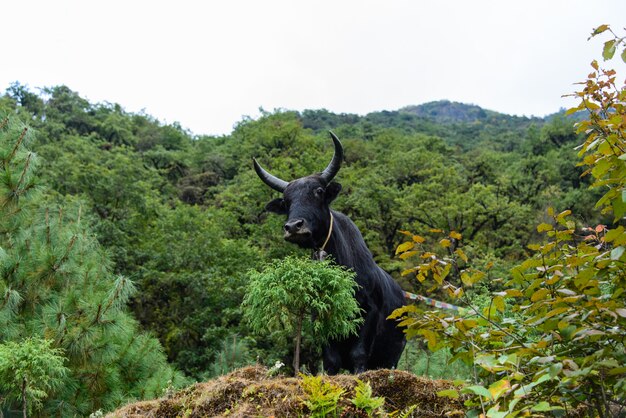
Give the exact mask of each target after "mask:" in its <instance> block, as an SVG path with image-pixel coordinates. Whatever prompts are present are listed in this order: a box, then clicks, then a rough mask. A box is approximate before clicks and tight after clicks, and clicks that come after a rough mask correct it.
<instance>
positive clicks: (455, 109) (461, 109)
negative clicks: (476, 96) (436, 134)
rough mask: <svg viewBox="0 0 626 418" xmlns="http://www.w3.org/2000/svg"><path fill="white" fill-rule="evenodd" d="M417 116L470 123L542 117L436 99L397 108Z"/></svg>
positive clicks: (437, 120)
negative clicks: (508, 112) (496, 110)
mask: <svg viewBox="0 0 626 418" xmlns="http://www.w3.org/2000/svg"><path fill="white" fill-rule="evenodd" d="M398 112H400V113H408V114H411V115H415V116H418V117H423V118H427V119H430V120H433V121H435V122H438V123H468V122H469V123H471V122H478V121H488V120H489V121H493V120H495V119H504V118H506V119H511V118H514V119H515V118H519V119H529V120H532V119H543V118H537V117H525V116H513V115H508V114H506V113H500V112H495V111H493V110H486V109H483V108H482V107H480V106H478V105H474V104H466V103H460V102H451V101H449V100H438V101H434V102H428V103H423V104H420V105H412V106H405V107H403V108H401V109H399V110H398Z"/></svg>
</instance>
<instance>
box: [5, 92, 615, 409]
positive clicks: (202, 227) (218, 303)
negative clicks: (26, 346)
mask: <svg viewBox="0 0 626 418" xmlns="http://www.w3.org/2000/svg"><path fill="white" fill-rule="evenodd" d="M0 121H5V122H3V124H4V125H6V126H4V127H3V137H2V141H3V142H2V150H3V153H4V154H3V159H4V165H5V179H4V181H5V183H6V190H9V191H10V192H11V193H13V194H11V193H8V194H7V196H8V195H11V196H14V198H12V200H11V199H9V198H7V199H6V200H5V201H4V202H5V205H4V206H3V210H4V211H5V212H4V214H3V216H5V215H6V217H5V218H3V220H2V221H1V222H0V257H3V258H6V260H3V262H2V268H3V273H2V274H3V275H2V277H0V296H1V295H2V294H4V295H5V296H4V298H5V299H6V302H1V301H0V324H2V325H1V326H0V342H2V341H11V340H19V339H20V338H24V337H27V336H31V335H38V336H40V337H42V338H43V337H45V338H52V339H53V340H54V341H55V346H58V347H60V348H63V349H64V350H65V352H66V353H67V355H68V356H69V357H70V364H66V366H67V367H68V368H69V370H70V371H69V372H67V373H69V374H70V375H71V376H73V379H74V380H70V381H71V382H72V383H71V384H65V386H64V387H62V388H49V390H53V391H56V393H57V396H55V397H54V399H55V401H54V403H52V402H48V401H47V400H45V399H43V398H42V400H41V402H43V404H42V405H43V407H44V409H45V410H48V411H53V410H55V408H58V403H59V402H61V403H63V405H65V406H64V407H66V408H69V409H68V411H70V410H71V411H72V412H73V413H77V414H79V415H84V414H89V413H90V412H93V411H95V410H97V409H99V408H102V409H110V408H111V407H113V406H115V405H117V404H119V403H120V402H122V401H124V400H125V399H128V398H142V397H147V396H154V395H155V394H159V391H162V390H164V389H165V388H166V387H167V386H168V385H180V384H184V382H186V381H190V380H193V379H205V378H208V377H211V376H214V375H217V374H220V373H223V372H225V371H228V370H230V369H232V368H234V367H237V366H240V365H242V364H246V363H250V362H254V361H259V362H261V363H264V364H274V362H275V361H277V360H285V359H287V358H288V357H289V355H290V352H291V351H290V350H291V347H290V346H289V345H288V344H287V343H286V342H285V339H284V338H281V335H278V334H280V333H279V332H277V333H276V334H272V335H264V336H259V335H256V334H253V333H252V331H251V330H250V329H249V327H248V326H247V325H246V323H245V322H244V321H242V318H243V313H242V311H241V307H240V304H241V301H242V299H243V296H244V292H245V286H246V281H247V272H248V271H249V270H250V269H254V268H257V267H258V266H259V265H260V264H261V263H262V262H264V261H270V260H273V259H276V258H282V257H284V256H286V255H289V254H294V253H298V252H299V251H300V250H297V249H296V248H295V247H294V246H292V245H289V244H287V243H284V242H283V241H282V239H281V232H280V231H281V225H282V219H280V217H277V216H271V215H268V214H267V213H265V212H264V209H263V207H264V205H265V203H266V202H268V201H269V200H270V199H271V198H272V194H273V193H274V192H272V191H271V190H269V189H268V188H267V187H265V186H264V185H263V184H262V183H261V182H260V181H259V180H258V178H257V177H256V175H255V173H254V171H253V170H252V164H251V158H252V157H256V158H258V159H259V160H260V161H261V162H262V164H263V165H264V166H265V167H267V168H268V169H270V170H271V171H272V172H273V173H275V174H276V175H279V176H280V177H281V178H285V179H290V178H295V177H299V176H303V175H308V174H311V173H313V172H317V171H319V170H321V169H322V168H323V167H325V165H326V164H327V162H328V161H329V159H330V155H331V153H332V144H331V142H330V140H329V139H328V133H327V131H328V130H329V129H332V130H333V131H334V132H335V133H336V134H337V135H338V137H339V138H340V139H341V140H342V142H343V145H344V148H345V161H344V164H343V166H342V169H341V171H340V173H339V175H338V180H339V181H340V182H341V183H342V185H343V187H344V188H343V191H342V193H341V195H340V197H339V198H338V200H337V201H336V202H335V203H334V208H335V209H337V210H339V211H342V212H344V213H346V214H347V215H349V216H350V217H351V218H352V219H353V220H354V221H355V222H356V224H357V225H358V226H359V228H360V229H361V231H362V232H363V235H364V237H365V240H366V242H367V244H368V246H369V248H370V250H371V251H372V253H373V254H374V255H375V258H376V260H377V261H378V263H379V264H380V265H381V266H382V267H383V268H384V269H385V270H387V271H388V272H390V273H391V274H392V276H394V278H396V279H397V280H398V282H399V283H401V285H402V287H403V288H404V289H406V290H408V291H412V292H416V293H418V294H424V295H430V296H433V297H437V298H442V299H445V298H446V295H445V294H444V293H441V292H433V290H432V289H431V288H430V286H426V285H423V284H421V283H419V282H418V281H417V280H415V277H412V278H411V277H410V276H402V275H401V274H400V272H402V271H403V270H405V269H406V268H407V267H408V266H409V265H410V264H411V263H410V262H409V261H406V260H401V259H399V258H397V257H396V256H395V253H396V248H397V246H398V245H399V244H400V243H401V242H403V240H404V238H405V237H404V236H403V235H402V234H401V233H400V232H399V231H403V230H410V231H418V232H420V233H421V234H422V235H424V236H429V234H430V235H432V236H436V234H437V232H436V231H437V230H445V231H456V232H458V233H460V234H462V236H463V238H464V239H463V245H464V246H463V250H464V252H465V254H467V255H468V256H469V257H471V258H472V260H474V262H475V263H478V264H483V265H484V264H488V263H490V265H491V264H492V265H493V266H494V267H493V269H492V270H491V274H493V275H494V278H498V277H500V275H504V274H506V273H505V272H507V271H508V270H509V269H510V268H511V267H512V266H513V265H515V263H516V262H518V261H520V260H522V259H524V258H526V257H528V255H529V250H528V248H527V246H528V244H530V243H532V242H534V241H535V240H536V239H537V238H538V232H537V229H536V225H537V224H539V223H541V222H543V221H544V220H545V219H546V217H547V216H548V215H547V214H546V210H547V208H548V207H553V208H555V209H556V210H557V211H562V210H565V209H571V210H572V211H573V212H574V213H575V214H576V215H577V217H578V218H577V219H576V221H577V222H578V223H579V224H580V225H596V224H598V223H601V222H602V221H603V219H602V218H601V217H600V214H599V213H598V212H596V211H594V210H593V208H594V203H595V201H596V200H597V199H598V197H599V195H598V194H597V193H596V192H594V191H590V190H588V186H589V180H588V177H581V174H582V172H583V168H581V167H577V165H576V163H577V161H578V157H577V156H576V151H575V150H574V147H575V146H576V145H578V144H579V143H580V142H581V141H582V137H581V136H580V135H579V134H577V133H575V131H574V129H573V122H574V120H573V119H572V118H571V117H566V116H565V115H564V112H560V113H556V114H554V115H551V116H549V117H545V118H537V117H532V118H527V117H517V116H508V115H504V114H500V113H496V112H493V111H487V110H484V109H481V108H479V107H477V106H473V105H466V104H460V103H453V102H448V101H440V102H433V103H428V104H424V105H420V106H410V107H406V108H403V109H400V110H398V111H383V112H375V113H371V114H368V115H365V116H358V115H352V114H334V113H332V112H329V111H326V110H305V111H302V112H295V111H283V110H279V111H274V112H264V113H263V115H262V116H261V117H260V118H258V119H256V120H253V119H243V120H241V121H240V122H238V123H237V124H236V126H235V127H234V128H233V131H232V133H231V134H229V135H226V136H220V137H211V136H197V135H194V134H192V133H191V132H188V131H186V130H185V129H183V128H182V127H181V126H180V125H178V124H163V123H160V122H159V121H158V120H156V119H155V118H153V117H151V116H150V115H146V114H143V113H129V112H126V111H125V110H124V109H123V108H122V107H121V106H119V105H117V104H111V103H90V102H88V101H87V100H85V99H84V98H81V97H80V96H79V95H78V94H77V93H75V92H74V91H72V90H71V89H70V88H69V87H66V86H55V87H49V88H45V89H42V90H38V91H37V92H34V91H33V90H31V89H29V88H28V87H27V86H23V85H20V84H18V83H15V84H13V85H11V86H10V87H9V88H8V89H7V90H6V92H5V93H4V95H3V96H2V97H0ZM26 126H28V127H29V128H28V130H27V131H24V128H25V127H26ZM22 132H27V134H26V136H27V140H24V141H21V140H20V135H22ZM30 151H32V152H33V153H30ZM31 155H32V161H33V162H32V163H30V161H31V160H27V158H31V157H28V156H31ZM9 157H10V158H9ZM35 159H36V164H35ZM27 161H28V162H27ZM11 162H12V163H11ZM11 164H14V165H13V166H12V167H13V168H12V170H13V172H12V174H7V173H9V167H11ZM31 171H33V173H32V174H31ZM20 173H27V175H28V180H29V181H30V182H31V183H29V187H28V188H25V189H24V194H25V195H27V196H28V198H27V199H26V197H25V198H24V199H21V200H18V199H17V197H15V196H17V195H16V194H15V193H16V192H15V190H17V189H16V187H17V188H19V187H23V186H24V184H22V181H21V180H20V181H19V182H18V183H15V182H16V179H19V178H20V176H21V174H20ZM9 177H10V178H9ZM12 182H13V183H12ZM16 184H17V185H16ZM18 186H19V187H18ZM9 203H10V205H9ZM11 205H12V206H11ZM11 208H17V209H11ZM11 210H13V212H11ZM17 212H19V216H18V215H15V213H17ZM7 214H12V215H11V216H8V215H7ZM13 215H15V216H13ZM5 220H7V221H5ZM51 237H54V238H51ZM35 242H36V245H37V246H38V247H37V248H36V249H35V248H33V245H35V244H34V243H35ZM70 249H71V250H72V251H70ZM28 251H32V252H34V253H35V254H36V257H35V256H34V257H33V258H32V259H28V260H29V261H28V263H30V264H36V263H40V265H32V266H30V267H29V268H30V270H28V271H26V270H24V271H22V270H20V268H21V269H26V267H25V266H23V264H20V262H21V261H20V260H22V255H23V254H26V253H28ZM20 254H21V255H20ZM77 258H80V259H81V263H79V262H78V261H77ZM24 259H27V257H26V258H24ZM55 260H56V261H55ZM28 263H24V264H28ZM18 265H19V266H22V267H20V268H18V267H17V266H18ZM20 272H21V273H20ZM29 272H31V273H29ZM32 272H35V273H32ZM19 274H22V275H23V276H20V275H19ZM43 276H45V283H47V285H45V286H40V284H38V283H39V282H38V281H36V280H34V279H33V277H40V278H41V277H43ZM495 288H497V280H496V281H494V283H493V284H489V285H485V286H483V287H477V288H476V289H475V290H474V292H475V297H480V295H481V294H483V293H484V292H487V291H490V290H494V289H495ZM17 291H20V292H21V296H20V297H21V300H22V302H26V301H27V303H21V302H19V301H17V300H14V301H13V302H11V303H9V301H10V300H11V295H13V294H14V293H12V292H17ZM126 304H128V305H129V306H130V310H125V309H124V306H125V305H126ZM9 311H11V312H12V313H9ZM101 316H102V318H101ZM104 317H106V318H104ZM20 318H21V319H20ZM89 318H95V319H93V320H91V319H89ZM103 318H104V319H103ZM55 321H56V322H55ZM65 322H67V324H68V325H63V326H61V325H60V324H61V323H63V324H65ZM63 327H66V328H63ZM139 329H141V330H143V331H141V332H140V331H139ZM155 338H156V339H155ZM157 339H158V342H157ZM40 345H41V343H40ZM43 348H45V347H43ZM43 348H42V349H43ZM87 353H88V354H87ZM413 355H414V354H413ZM86 356H87V357H88V358H86ZM317 356H318V353H317V352H316V345H315V344H313V343H312V342H311V341H307V340H306V337H305V341H304V347H303V358H304V359H305V360H304V362H305V363H306V362H307V361H308V362H309V367H315V365H314V363H315V359H316V358H317ZM165 358H167V363H166V361H165ZM99 362H101V363H99ZM285 363H286V364H290V361H285ZM98 364H101V365H100V366H98ZM116 367H117V369H116ZM129 370H133V371H141V373H142V375H141V377H138V376H132V377H130V376H125V374H126V373H128V372H129ZM51 373H52V372H51ZM81 376H82V380H81ZM84 376H90V379H91V380H88V379H84ZM150 379H151V380H150ZM186 379H187V380H186ZM148 380H150V381H152V382H153V383H152V386H146V387H149V388H150V389H149V390H147V392H146V393H142V392H141V391H140V389H139V388H138V387H133V386H132V385H133V382H145V381H148ZM85 381H87V382H90V383H81V382H85ZM85 384H86V385H87V386H88V387H83V385H85ZM143 386H145V385H143ZM18 398H19V396H18V397H16V399H18ZM59 399H62V401H59ZM78 399H80V401H79V400H78ZM46 402H47V403H46ZM72 408H73V409H72ZM68 413H69V412H68Z"/></svg>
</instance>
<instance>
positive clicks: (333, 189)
mask: <svg viewBox="0 0 626 418" xmlns="http://www.w3.org/2000/svg"><path fill="white" fill-rule="evenodd" d="M340 191H341V184H339V183H336V182H334V181H333V182H332V183H330V184H329V185H328V186H327V187H326V201H327V202H328V203H330V202H332V201H333V200H335V198H336V197H337V195H338V194H339V192H340Z"/></svg>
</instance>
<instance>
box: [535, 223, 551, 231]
mask: <svg viewBox="0 0 626 418" xmlns="http://www.w3.org/2000/svg"><path fill="white" fill-rule="evenodd" d="M552 229H553V227H552V225H550V224H547V223H545V222H544V223H541V224H539V225H537V232H545V231H552Z"/></svg>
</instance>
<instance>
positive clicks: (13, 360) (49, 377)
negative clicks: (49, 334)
mask: <svg viewBox="0 0 626 418" xmlns="http://www.w3.org/2000/svg"><path fill="white" fill-rule="evenodd" d="M64 362H65V357H64V356H63V350H61V349H59V348H53V347H52V340H43V339H40V338H27V339H25V340H23V341H21V342H19V343H18V342H15V341H9V342H7V343H6V344H0V404H1V403H6V404H10V403H11V402H13V401H16V402H21V403H22V411H23V415H24V418H26V416H27V413H28V412H31V411H33V410H37V409H39V408H40V407H41V401H42V400H43V399H45V398H46V397H47V396H48V394H49V393H50V392H51V391H53V390H56V389H57V388H58V387H59V386H60V385H61V384H62V383H63V378H64V377H65V375H66V374H67V372H68V369H67V368H66V367H65V366H64V365H63V363H64Z"/></svg>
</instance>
